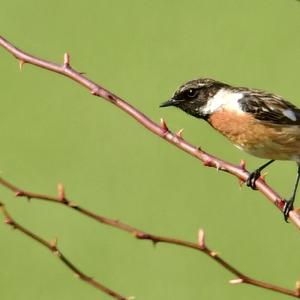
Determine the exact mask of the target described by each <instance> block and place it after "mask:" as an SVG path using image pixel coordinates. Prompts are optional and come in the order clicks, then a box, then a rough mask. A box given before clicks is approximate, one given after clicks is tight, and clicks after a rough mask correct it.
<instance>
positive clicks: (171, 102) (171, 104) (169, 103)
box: [159, 98, 179, 107]
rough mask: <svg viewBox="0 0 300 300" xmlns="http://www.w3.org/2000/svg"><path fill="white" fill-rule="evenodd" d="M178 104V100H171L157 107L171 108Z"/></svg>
mask: <svg viewBox="0 0 300 300" xmlns="http://www.w3.org/2000/svg"><path fill="white" fill-rule="evenodd" d="M178 102H179V101H178V100H176V99H173V98H172V99H170V100H168V101H166V102H163V103H162V104H161V105H160V106H159V107H167V106H173V105H176V104H177V103H178Z"/></svg>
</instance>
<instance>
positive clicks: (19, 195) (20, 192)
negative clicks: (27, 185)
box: [15, 191, 25, 197]
mask: <svg viewBox="0 0 300 300" xmlns="http://www.w3.org/2000/svg"><path fill="white" fill-rule="evenodd" d="M15 196H16V197H23V196H25V194H24V192H23V191H16V192H15Z"/></svg>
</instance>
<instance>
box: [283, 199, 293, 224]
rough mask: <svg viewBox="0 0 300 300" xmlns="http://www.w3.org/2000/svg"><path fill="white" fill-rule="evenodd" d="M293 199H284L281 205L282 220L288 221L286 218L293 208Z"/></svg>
mask: <svg viewBox="0 0 300 300" xmlns="http://www.w3.org/2000/svg"><path fill="white" fill-rule="evenodd" d="M293 204H294V199H293V198H291V199H290V200H285V204H284V207H283V210H282V212H283V216H284V220H285V221H286V222H287V223H288V218H289V213H290V211H291V210H293V209H294V205H293Z"/></svg>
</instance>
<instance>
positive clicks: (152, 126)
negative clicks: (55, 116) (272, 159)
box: [0, 36, 300, 229]
mask: <svg viewBox="0 0 300 300" xmlns="http://www.w3.org/2000/svg"><path fill="white" fill-rule="evenodd" d="M0 46H2V47H3V48H4V49H6V50H7V51H8V52H9V53H11V54H12V55H13V56H15V57H16V58H17V59H18V60H19V63H20V66H23V65H24V64H25V63H29V64H32V65H35V66H38V67H40V68H44V69H46V70H49V71H52V72H56V73H58V74H61V75H64V76H66V77H69V78H70V79H72V80H74V81H76V82H77V83H79V84H81V85H82V86H84V87H85V88H87V89H88V90H89V91H90V92H91V94H92V95H94V96H98V97H102V98H103V99H105V100H107V101H109V102H110V103H112V104H114V105H115V106H117V107H118V108H120V109H122V110H123V111H124V112H126V113H127V114H128V115H130V116H131V117H133V118H134V119H135V120H137V121H138V122H139V123H140V124H141V125H143V126H144V127H145V128H147V129H148V130H149V131H150V132H152V133H154V134H156V135H158V136H159V137H161V138H163V139H164V140H166V141H168V142H169V143H171V144H173V145H175V146H176V147H178V148H179V149H181V150H183V151H185V152H187V153H188V154H190V155H192V156H194V157H195V158H197V159H199V160H201V161H202V162H203V164H204V165H205V166H209V167H214V168H217V169H219V170H222V171H224V172H227V173H230V174H232V175H234V176H236V177H237V178H238V179H239V180H241V181H242V182H245V180H246V179H247V178H248V176H249V172H247V170H246V169H245V168H244V167H241V166H239V165H234V164H231V163H229V162H226V161H224V160H221V159H219V158H217V157H215V156H213V155H211V154H208V153H206V152H204V151H203V150H201V149H200V148H199V147H196V146H193V145H192V144H190V143H188V142H187V141H185V140H184V139H183V138H182V136H181V133H180V134H176V133H175V134H173V133H172V132H171V131H170V130H169V128H168V126H167V124H166V122H165V121H164V120H161V123H160V125H159V124H156V123H155V122H153V121H152V120H151V119H149V118H148V117H147V116H146V115H145V114H143V113H142V112H140V111H139V110H138V109H136V108H135V107H133V106H132V105H130V104H129V103H128V102H126V101H125V100H123V99H122V98H120V97H119V96H117V95H115V94H113V93H112V92H110V91H108V90H107V89H105V88H104V87H102V86H101V85H99V84H97V83H95V82H93V81H92V80H90V79H88V78H87V77H85V76H84V75H83V74H82V73H80V72H78V71H76V70H74V69H73V68H72V67H71V65H70V55H69V54H67V53H66V54H65V55H64V61H63V64H55V63H52V62H50V61H46V60H44V59H40V58H38V57H35V56H33V55H30V54H28V53H25V52H24V51H22V50H20V49H18V48H16V47H15V46H14V45H13V44H11V43H10V42H8V41H7V40H6V39H5V38H3V37H1V36H0ZM256 187H257V189H258V190H259V191H260V192H261V193H262V194H264V195H265V196H266V198H267V199H269V200H270V201H271V202H272V203H273V204H274V205H276V207H277V208H278V209H279V210H280V211H282V209H283V207H284V203H285V202H284V200H283V199H282V197H280V195H279V194H278V193H276V192H275V191H274V190H273V189H272V188H271V187H270V186H269V185H267V184H266V182H265V181H264V180H262V179H259V180H257V181H256ZM289 219H290V220H291V221H292V222H293V223H294V224H295V225H296V226H297V228H298V229H300V215H299V214H298V213H297V212H296V211H295V210H294V211H291V212H290V214H289Z"/></svg>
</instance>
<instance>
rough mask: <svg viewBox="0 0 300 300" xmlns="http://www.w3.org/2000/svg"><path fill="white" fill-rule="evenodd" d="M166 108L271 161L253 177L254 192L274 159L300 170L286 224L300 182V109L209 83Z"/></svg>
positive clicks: (187, 87)
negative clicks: (201, 121)
mask: <svg viewBox="0 0 300 300" xmlns="http://www.w3.org/2000/svg"><path fill="white" fill-rule="evenodd" d="M160 106H161V107H166V106H176V107H179V108H180V109H182V110H183V111H185V112H186V113H188V114H189V115H192V116H194V117H196V118H200V119H204V120H205V121H207V122H208V123H209V124H210V125H211V126H212V127H213V128H214V129H216V130H217V131H219V132H220V133H222V134H223V135H224V136H225V137H226V138H228V139H229V140H230V141H231V142H232V143H233V144H234V145H235V146H236V147H237V148H239V149H241V150H244V151H246V152H248V153H250V154H252V155H254V156H257V157H260V158H266V159H269V161H268V162H267V163H265V164H264V165H262V166H261V167H259V168H258V169H257V170H255V171H254V172H252V173H251V174H250V176H249V178H248V179H247V181H246V184H247V185H248V186H250V187H251V188H253V189H255V181H256V180H257V179H258V178H259V176H260V172H261V171H262V170H263V169H264V168H265V167H266V166H268V165H269V164H271V163H272V162H274V161H275V160H293V161H295V162H296V163H297V165H298V172H297V178H296V182H295V185H294V189H293V193H292V196H291V197H290V199H289V200H286V201H285V207H284V209H283V214H284V218H285V220H286V221H287V219H288V215H289V212H290V211H291V210H292V209H293V204H294V200H295V197H296V192H297V187H298V183H299V179H300V109H299V108H297V107H296V106H295V105H293V104H292V103H290V102H288V101H286V100H284V99H283V98H282V97H280V96H277V95H274V94H272V93H269V92H265V91H262V90H257V89H249V88H244V87H233V86H231V85H229V84H226V83H223V82H219V81H216V80H213V79H209V78H200V79H196V80H191V81H188V82H187V83H185V84H183V85H182V86H181V87H180V88H179V89H178V90H177V91H176V92H175V94H174V96H173V97H172V98H171V99H170V100H168V101H166V102H164V103H162V104H161V105H160Z"/></svg>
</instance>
